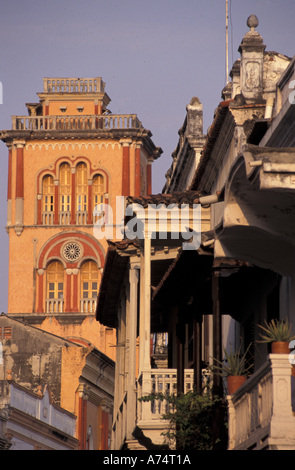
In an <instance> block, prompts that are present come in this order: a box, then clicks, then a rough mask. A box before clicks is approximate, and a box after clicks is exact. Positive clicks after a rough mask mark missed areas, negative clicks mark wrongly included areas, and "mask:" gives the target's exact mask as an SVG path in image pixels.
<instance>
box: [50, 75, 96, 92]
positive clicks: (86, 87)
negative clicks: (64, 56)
mask: <svg viewBox="0 0 295 470" xmlns="http://www.w3.org/2000/svg"><path fill="white" fill-rule="evenodd" d="M43 86H44V92H45V93H101V92H103V91H104V88H105V84H104V82H103V81H102V79H101V77H95V78H74V77H73V78H72V77H67V78H60V77H56V78H55V77H54V78H43Z"/></svg>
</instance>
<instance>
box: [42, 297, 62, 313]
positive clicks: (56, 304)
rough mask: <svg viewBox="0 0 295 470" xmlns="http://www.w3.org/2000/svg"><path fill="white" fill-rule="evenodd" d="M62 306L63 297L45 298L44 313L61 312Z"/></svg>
mask: <svg viewBox="0 0 295 470" xmlns="http://www.w3.org/2000/svg"><path fill="white" fill-rule="evenodd" d="M63 308H64V301H63V299H47V300H46V313H62V312H63Z"/></svg>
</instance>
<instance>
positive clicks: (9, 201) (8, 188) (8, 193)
mask: <svg viewBox="0 0 295 470" xmlns="http://www.w3.org/2000/svg"><path fill="white" fill-rule="evenodd" d="M7 147H8V181H7V226H9V225H11V198H12V189H11V186H12V180H11V178H12V145H7Z"/></svg>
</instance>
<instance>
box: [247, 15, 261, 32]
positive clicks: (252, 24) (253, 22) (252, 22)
mask: <svg viewBox="0 0 295 470" xmlns="http://www.w3.org/2000/svg"><path fill="white" fill-rule="evenodd" d="M258 25H259V20H258V18H257V16H256V15H250V16H249V17H248V19H247V26H248V28H250V29H252V31H253V29H255V28H257V26H258Z"/></svg>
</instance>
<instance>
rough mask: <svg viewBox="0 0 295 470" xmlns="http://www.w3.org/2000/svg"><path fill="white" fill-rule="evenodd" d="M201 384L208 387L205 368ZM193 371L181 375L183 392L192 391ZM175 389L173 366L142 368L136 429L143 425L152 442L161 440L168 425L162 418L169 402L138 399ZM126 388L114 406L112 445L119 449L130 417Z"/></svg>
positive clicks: (175, 371) (171, 392) (138, 382)
mask: <svg viewBox="0 0 295 470" xmlns="http://www.w3.org/2000/svg"><path fill="white" fill-rule="evenodd" d="M202 375H203V385H204V387H206V386H208V376H209V372H208V370H207V369H204V370H203V371H202ZM193 383H194V371H193V369H186V370H185V374H184V390H185V393H188V392H189V391H192V390H193ZM176 388H177V370H176V369H164V368H163V369H161V368H159V369H150V370H146V371H143V372H142V373H141V375H140V376H139V378H138V380H137V400H136V403H137V408H136V418H135V419H136V424H137V426H138V427H139V428H145V431H144V432H147V429H149V432H152V433H153V439H155V441H153V442H154V443H156V442H157V443H162V442H163V439H164V438H163V436H162V431H163V429H165V427H167V425H169V423H167V422H165V421H164V420H163V414H165V413H166V412H167V411H168V409H169V403H168V401H167V400H165V399H163V400H162V399H161V400H160V399H159V400H158V399H155V400H151V401H141V400H139V399H140V398H143V397H145V396H148V395H150V394H152V393H153V394H154V393H155V394H156V393H161V394H163V395H173V394H176V391H177V390H176ZM127 403H128V391H126V390H125V388H124V393H123V394H122V396H121V399H120V400H118V406H117V407H116V409H114V422H113V448H114V449H119V448H120V447H121V445H122V444H123V442H124V439H125V438H126V428H127V421H130V419H132V418H131V417H130V416H128V415H127Z"/></svg>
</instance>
